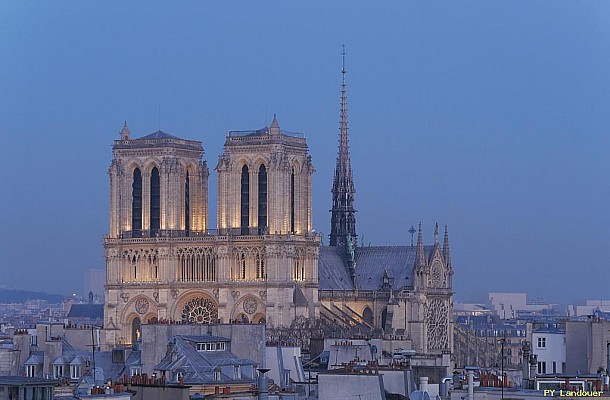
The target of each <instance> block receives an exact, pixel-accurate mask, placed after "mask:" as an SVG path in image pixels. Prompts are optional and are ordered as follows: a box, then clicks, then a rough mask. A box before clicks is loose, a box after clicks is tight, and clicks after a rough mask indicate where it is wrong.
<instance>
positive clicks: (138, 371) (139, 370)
mask: <svg viewBox="0 0 610 400" xmlns="http://www.w3.org/2000/svg"><path fill="white" fill-rule="evenodd" d="M129 372H130V373H131V376H135V375H141V374H142V368H140V367H131V370H130V371H129Z"/></svg>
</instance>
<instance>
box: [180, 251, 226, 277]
mask: <svg viewBox="0 0 610 400" xmlns="http://www.w3.org/2000/svg"><path fill="white" fill-rule="evenodd" d="M178 258H179V260H180V264H179V265H180V270H179V271H178V280H179V281H182V282H213V281H216V280H217V273H216V254H215V253H214V252H213V251H212V249H209V248H184V249H179V250H178Z"/></svg>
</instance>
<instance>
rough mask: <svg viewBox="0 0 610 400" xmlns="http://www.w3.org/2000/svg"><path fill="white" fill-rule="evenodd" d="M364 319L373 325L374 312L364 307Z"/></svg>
mask: <svg viewBox="0 0 610 400" xmlns="http://www.w3.org/2000/svg"><path fill="white" fill-rule="evenodd" d="M362 319H363V320H364V321H365V322H366V323H367V324H369V325H373V312H372V311H371V309H370V308H368V307H364V310H363V311H362Z"/></svg>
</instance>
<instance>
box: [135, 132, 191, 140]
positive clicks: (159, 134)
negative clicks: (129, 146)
mask: <svg viewBox="0 0 610 400" xmlns="http://www.w3.org/2000/svg"><path fill="white" fill-rule="evenodd" d="M150 139H180V138H179V137H177V136H174V135H170V134H169V133H167V132H163V131H162V130H158V131H157V132H153V133H151V134H150V135H146V136H142V137H141V138H137V139H135V140H150Z"/></svg>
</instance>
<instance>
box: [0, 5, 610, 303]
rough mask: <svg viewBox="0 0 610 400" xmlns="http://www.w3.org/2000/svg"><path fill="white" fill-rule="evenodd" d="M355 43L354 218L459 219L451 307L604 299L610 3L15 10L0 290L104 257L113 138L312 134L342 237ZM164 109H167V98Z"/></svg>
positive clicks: (212, 156) (75, 275)
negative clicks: (340, 162) (334, 190)
mask: <svg viewBox="0 0 610 400" xmlns="http://www.w3.org/2000/svg"><path fill="white" fill-rule="evenodd" d="M342 44H345V45H346V49H347V53H348V54H347V71H348V72H347V83H348V103H349V132H350V146H351V156H352V166H353V170H354V175H355V184H356V190H357V193H356V208H357V210H358V214H357V231H358V234H359V239H360V240H361V242H364V243H365V244H366V245H368V244H371V245H400V244H403V245H404V244H409V243H410V240H411V239H410V234H409V233H408V230H409V228H410V227H411V226H412V225H414V226H417V224H418V223H419V222H420V221H421V222H422V223H423V226H424V237H425V241H426V242H427V243H432V241H433V231H434V223H435V222H436V221H438V222H439V224H440V225H441V229H442V227H443V226H444V224H448V225H449V232H450V239H451V246H452V255H453V267H454V270H455V275H454V289H455V292H456V294H455V300H456V301H473V300H483V299H485V298H486V293H487V292H490V291H519V292H527V293H528V294H529V295H530V296H532V297H535V298H544V299H547V300H549V301H553V302H559V303H565V302H571V301H577V300H582V299H587V298H589V299H600V298H605V299H608V298H610V291H609V290H608V283H607V282H608V279H607V271H608V270H609V269H610V268H609V267H610V245H609V241H610V234H609V227H610V223H609V222H610V221H609V211H608V205H609V204H610V173H609V172H610V160H609V158H608V152H609V150H610V2H608V1H569V2H568V1H552V2H551V1H510V2H498V1H469V2H462V1H460V2H454V1H451V2H449V1H447V2H429V1H425V2H424V1H422V2H405V1H396V2H355V1H319V2H316V1H313V2H310V1H302V2H289V1H274V2H266V1H262V2H259V1H239V2H234V1H219V2H215V1H184V2H161V1H159V2H157V1H129V2H119V1H104V2H102V1H97V2H92V1H62V2H40V1H2V2H0V138H1V139H2V151H1V156H0V188H1V196H0V210H2V218H1V224H0V227H1V228H0V229H1V230H0V235H1V236H0V256H1V257H0V285H8V286H12V287H15V288H27V289H36V290H45V291H49V292H55V293H68V292H72V291H77V292H79V291H80V290H81V288H82V277H83V272H84V271H85V270H87V269H90V268H104V258H103V248H102V237H103V235H104V234H106V233H107V232H108V205H109V179H108V175H107V171H108V167H109V165H110V161H111V158H112V154H111V146H112V144H113V141H114V140H115V139H118V138H119V135H118V132H119V130H120V129H121V127H122V125H123V121H125V120H127V121H128V124H129V127H130V129H131V132H132V135H133V136H134V137H139V136H143V135H146V134H149V133H152V132H154V131H156V130H157V129H158V128H159V126H160V127H161V129H162V130H163V131H166V132H168V133H171V134H173V135H176V136H180V137H183V138H187V139H194V140H200V141H202V142H203V146H204V149H205V159H206V160H207V162H208V165H209V166H210V170H211V175H210V184H209V192H210V204H209V205H210V225H211V226H212V227H214V226H216V185H217V180H216V175H215V172H214V171H213V168H214V167H215V166H216V162H217V159H218V155H219V154H220V153H221V151H222V146H223V143H224V139H225V135H226V132H227V130H229V129H233V130H246V129H258V128H261V127H263V126H265V124H269V123H270V121H271V118H272V116H273V114H277V116H278V120H279V123H280V125H281V127H282V129H286V130H290V131H300V132H304V133H305V134H306V137H307V140H308V144H309V149H310V153H311V155H312V157H313V161H314V165H315V167H316V173H315V175H314V192H313V193H314V194H313V195H314V198H313V205H314V226H315V229H316V230H317V231H318V232H322V233H323V234H324V235H325V239H324V240H325V242H326V243H328V238H327V234H328V232H329V224H330V221H329V220H330V215H329V212H328V210H329V209H330V206H331V205H330V204H331V194H330V189H331V185H332V174H333V169H334V165H335V159H336V154H337V143H338V126H339V105H340V83H341V55H340V53H341V45H342ZM159 110H160V111H159Z"/></svg>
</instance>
